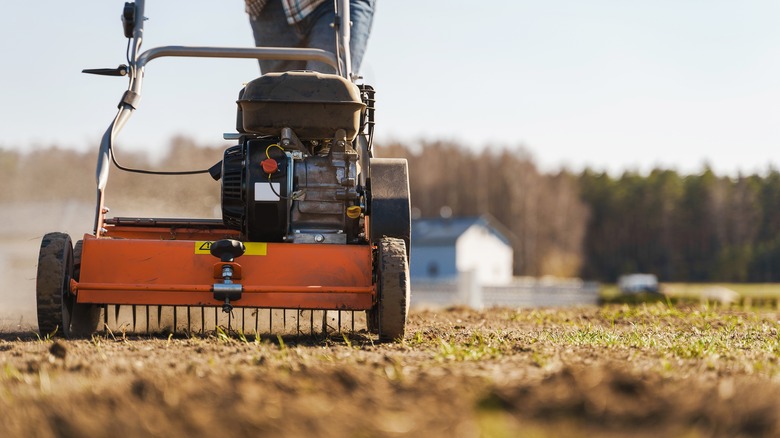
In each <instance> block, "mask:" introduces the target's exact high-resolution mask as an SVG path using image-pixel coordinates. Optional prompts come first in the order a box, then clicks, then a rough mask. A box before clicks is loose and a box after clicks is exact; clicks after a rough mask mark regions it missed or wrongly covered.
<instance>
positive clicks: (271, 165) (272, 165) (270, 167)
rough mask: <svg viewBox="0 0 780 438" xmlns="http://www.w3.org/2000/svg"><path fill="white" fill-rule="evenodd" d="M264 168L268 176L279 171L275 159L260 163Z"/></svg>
mask: <svg viewBox="0 0 780 438" xmlns="http://www.w3.org/2000/svg"><path fill="white" fill-rule="evenodd" d="M260 164H261V165H262V166H263V172H265V173H267V174H269V175H270V174H272V173H276V171H277V170H279V164H278V163H277V162H276V160H274V159H273V158H267V159H265V160H263V161H262V162H261V163H260Z"/></svg>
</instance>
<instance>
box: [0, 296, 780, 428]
mask: <svg viewBox="0 0 780 438" xmlns="http://www.w3.org/2000/svg"><path fill="white" fill-rule="evenodd" d="M778 355H780V335H779V334H778V321H777V314H776V312H770V311H766V312H764V311H737V310H718V309H710V308H699V307H688V308H672V307H667V306H666V305H663V304H655V305H652V306H638V307H629V306H608V307H603V308H597V307H586V308H576V309H557V310H555V309H546V310H545V309H541V310H540V309H536V310H534V309H527V310H511V309H494V310H487V311H483V312H477V311H470V310H465V309H449V310H437V311H433V310H428V311H417V312H415V313H413V314H412V315H411V321H410V325H409V330H408V334H407V336H406V338H405V340H404V341H403V342H401V343H391V344H376V343H374V342H373V340H372V338H370V337H368V336H367V335H366V334H365V333H364V332H357V333H352V334H343V335H340V334H333V335H330V336H328V337H322V336H319V337H317V336H300V337H298V336H284V337H280V338H277V337H267V338H262V339H257V340H255V339H253V338H246V337H243V336H241V335H239V334H236V333H225V332H217V333H213V334H210V335H206V336H203V335H198V336H190V337H187V336H184V335H176V336H165V335H160V336H156V337H149V336H145V337H129V336H127V337H123V336H120V335H116V334H113V335H112V334H100V335H97V336H94V337H93V338H92V339H91V340H79V341H63V340H50V339H39V338H38V337H37V336H35V335H33V334H31V333H29V332H21V333H20V332H17V333H8V332H6V333H4V334H0V412H2V415H0V436H6V437H10V436H38V437H49V436H58V437H87V436H160V437H163V436H165V437H170V436H189V437H198V436H214V434H220V435H221V436H290V437H292V436H295V437H297V436H322V437H352V436H354V437H364V436H365V437H369V436H448V437H477V436H497V437H500V436H532V437H534V436H538V437H547V436H608V437H609V436H685V437H696V436H777V435H778V434H780V397H778V396H777V394H778V390H780V385H779V384H778V378H777V376H778V375H780V373H779V372H778V370H779V368H778V361H777V358H778Z"/></svg>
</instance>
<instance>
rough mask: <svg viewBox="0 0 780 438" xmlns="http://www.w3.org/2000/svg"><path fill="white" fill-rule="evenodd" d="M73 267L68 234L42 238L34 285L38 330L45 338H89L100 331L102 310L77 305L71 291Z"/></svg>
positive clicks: (54, 234)
mask: <svg viewBox="0 0 780 438" xmlns="http://www.w3.org/2000/svg"><path fill="white" fill-rule="evenodd" d="M79 249H80V248H79ZM74 266H75V263H74V254H73V244H72V242H71V239H70V236H68V235H67V234H65V233H48V234H46V235H45V236H43V241H42V242H41V250H40V253H39V255H38V275H37V279H36V284H35V289H36V291H35V292H36V301H37V305H38V331H39V332H40V334H41V336H43V337H45V336H51V335H58V336H63V337H65V338H74V337H83V336H90V335H91V334H92V333H94V331H95V329H96V328H97V322H98V321H97V319H98V318H97V315H98V313H97V312H99V308H97V306H94V305H91V304H79V303H77V302H76V296H75V295H73V294H72V293H71V292H70V281H71V279H73V278H74Z"/></svg>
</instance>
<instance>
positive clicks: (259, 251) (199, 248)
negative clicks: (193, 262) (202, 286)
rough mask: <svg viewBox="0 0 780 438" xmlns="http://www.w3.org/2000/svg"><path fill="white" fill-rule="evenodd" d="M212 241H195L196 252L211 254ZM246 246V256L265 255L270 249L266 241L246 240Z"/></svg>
mask: <svg viewBox="0 0 780 438" xmlns="http://www.w3.org/2000/svg"><path fill="white" fill-rule="evenodd" d="M212 243H213V242H210V241H204V242H195V254H211V252H210V251H209V250H210V249H211V244H212ZM244 247H245V248H246V252H245V253H244V255H245V256H248V255H253V256H264V255H266V253H267V250H268V244H267V243H264V242H244Z"/></svg>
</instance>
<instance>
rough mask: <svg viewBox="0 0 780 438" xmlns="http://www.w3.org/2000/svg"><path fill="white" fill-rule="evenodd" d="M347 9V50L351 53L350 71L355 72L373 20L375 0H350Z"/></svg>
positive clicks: (358, 66)
mask: <svg viewBox="0 0 780 438" xmlns="http://www.w3.org/2000/svg"><path fill="white" fill-rule="evenodd" d="M349 9H350V15H351V18H350V19H351V21H352V32H351V35H350V41H349V51H350V53H351V55H352V71H353V72H354V73H355V74H357V73H359V72H360V66H361V64H362V62H363V55H365V53H366V46H367V45H368V36H369V34H370V33H371V25H372V24H373V22H374V12H375V11H376V0H350V2H349Z"/></svg>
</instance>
